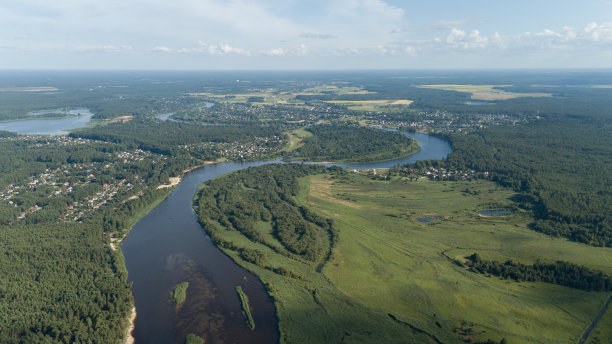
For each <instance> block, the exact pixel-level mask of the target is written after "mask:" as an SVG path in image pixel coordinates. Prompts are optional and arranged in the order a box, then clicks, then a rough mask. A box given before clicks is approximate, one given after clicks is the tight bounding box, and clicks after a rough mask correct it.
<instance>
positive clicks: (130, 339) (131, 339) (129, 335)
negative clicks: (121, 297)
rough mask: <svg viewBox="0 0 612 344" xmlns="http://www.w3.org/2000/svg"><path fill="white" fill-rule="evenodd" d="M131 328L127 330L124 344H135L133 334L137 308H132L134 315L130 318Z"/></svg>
mask: <svg viewBox="0 0 612 344" xmlns="http://www.w3.org/2000/svg"><path fill="white" fill-rule="evenodd" d="M128 321H129V323H130V324H129V326H128V328H127V329H126V330H125V339H124V340H123V343H124V344H134V336H132V332H134V323H135V322H136V306H132V313H131V314H130V317H129V318H128Z"/></svg>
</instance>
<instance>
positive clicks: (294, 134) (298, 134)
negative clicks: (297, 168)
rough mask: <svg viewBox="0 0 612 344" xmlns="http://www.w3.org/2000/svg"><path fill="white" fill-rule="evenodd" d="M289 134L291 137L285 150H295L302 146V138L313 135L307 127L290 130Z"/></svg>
mask: <svg viewBox="0 0 612 344" xmlns="http://www.w3.org/2000/svg"><path fill="white" fill-rule="evenodd" d="M287 136H288V137H289V144H288V145H287V146H285V148H283V151H285V152H293V151H295V150H296V149H298V148H300V147H301V146H302V145H303V143H302V140H303V139H304V138H305V137H310V136H312V133H311V132H310V131H308V130H306V129H305V128H299V129H295V130H293V131H290V132H288V133H287Z"/></svg>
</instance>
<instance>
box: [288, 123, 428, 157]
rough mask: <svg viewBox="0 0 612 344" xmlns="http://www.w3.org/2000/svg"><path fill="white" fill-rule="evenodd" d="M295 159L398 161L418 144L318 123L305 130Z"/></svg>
mask: <svg viewBox="0 0 612 344" xmlns="http://www.w3.org/2000/svg"><path fill="white" fill-rule="evenodd" d="M306 130H308V131H309V132H311V133H312V134H313V136H309V137H306V138H304V139H303V141H302V143H303V146H302V147H300V148H299V150H298V153H297V158H298V159H300V160H309V161H333V162H373V161H384V160H391V159H396V158H400V157H403V156H407V155H410V154H412V153H414V152H415V151H417V150H418V147H419V146H418V144H417V143H416V141H414V140H412V139H411V138H410V137H408V136H406V135H403V134H401V133H399V132H394V131H387V130H380V129H373V128H367V127H361V126H359V125H357V124H321V125H314V126H311V127H308V128H307V129H306Z"/></svg>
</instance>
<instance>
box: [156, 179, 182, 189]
mask: <svg viewBox="0 0 612 344" xmlns="http://www.w3.org/2000/svg"><path fill="white" fill-rule="evenodd" d="M168 179H169V180H170V184H162V185H160V186H158V187H157V189H158V190H159V189H166V188H171V187H173V186H177V185H179V184H180V183H181V177H170V178H168Z"/></svg>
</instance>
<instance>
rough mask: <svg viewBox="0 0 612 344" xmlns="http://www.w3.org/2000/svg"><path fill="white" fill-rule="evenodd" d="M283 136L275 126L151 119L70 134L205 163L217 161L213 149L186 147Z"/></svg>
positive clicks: (216, 154)
mask: <svg viewBox="0 0 612 344" xmlns="http://www.w3.org/2000/svg"><path fill="white" fill-rule="evenodd" d="M282 135H283V134H282V131H281V130H280V129H279V128H276V127H273V126H264V125H261V126H255V125H223V126H212V125H200V124H194V123H182V122H174V121H155V120H151V119H141V120H132V121H130V122H128V123H112V124H109V125H105V126H96V127H91V128H85V129H81V130H77V131H74V132H72V133H71V134H70V136H71V137H80V138H87V139H92V140H100V141H106V142H112V143H119V144H122V145H126V146H128V147H138V148H140V149H143V150H147V151H151V152H153V153H158V154H164V155H170V156H173V157H177V156H178V157H181V156H194V157H196V158H198V159H201V160H214V159H215V158H217V157H218V156H219V154H218V153H217V152H216V151H215V150H213V149H209V150H201V151H195V150H188V149H186V148H185V147H186V146H189V145H194V144H198V143H205V142H216V143H230V142H237V141H240V142H248V141H249V140H252V139H254V138H255V137H266V138H271V140H270V144H274V143H275V142H274V141H273V140H272V138H274V137H276V138H280V137H282Z"/></svg>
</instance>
